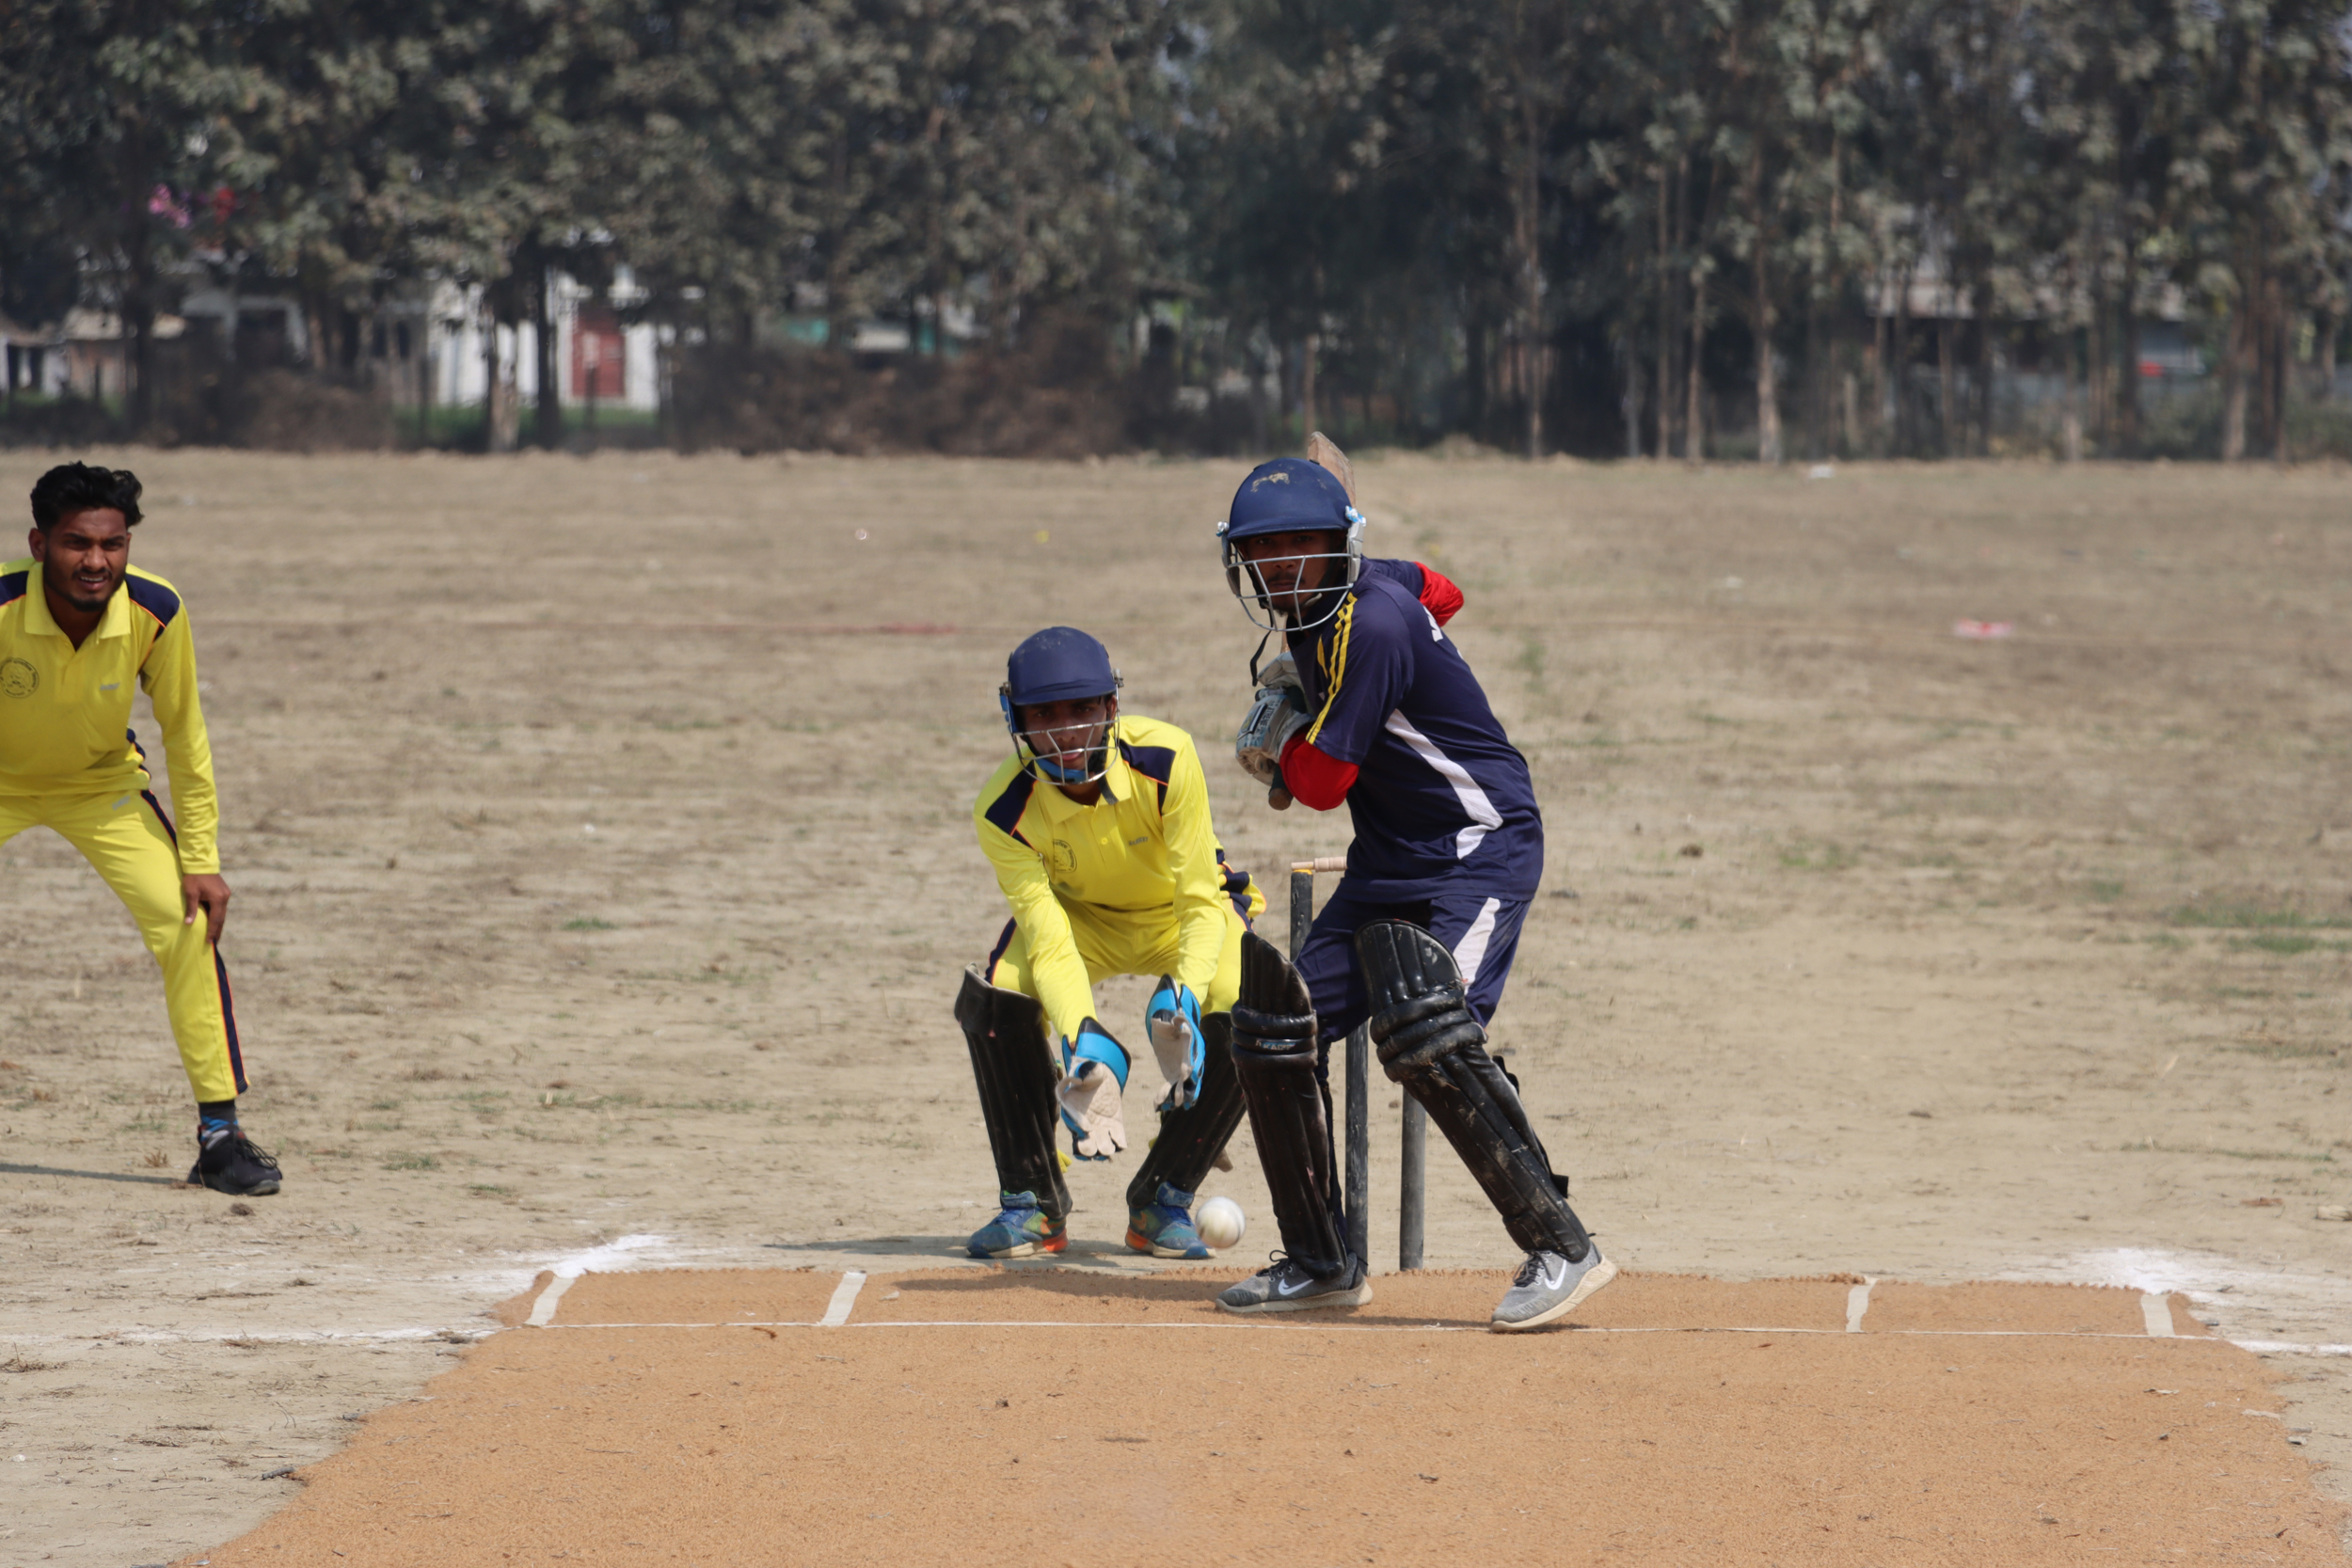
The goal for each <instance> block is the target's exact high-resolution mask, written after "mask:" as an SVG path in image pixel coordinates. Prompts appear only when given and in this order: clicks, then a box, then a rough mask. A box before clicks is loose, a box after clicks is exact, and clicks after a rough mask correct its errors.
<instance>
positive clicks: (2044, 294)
mask: <svg viewBox="0 0 2352 1568" xmlns="http://www.w3.org/2000/svg"><path fill="white" fill-rule="evenodd" d="M2342 24H2343V16H2342V8H2341V5H2340V4H2335V5H2333V6H2330V5H2328V4H2321V3H2319V0H2240V3H2237V4H2233V5H2231V6H2228V7H2217V6H2211V5H2207V4H2204V3H2202V0H2063V3H2060V0H1704V3H1701V4H1695V5H1685V6H1666V7H1660V6H1656V5H1647V4H1639V3H1637V0H1583V3H1581V4H1577V5H1570V4H1567V3H1566V0H1495V3H1488V4H1477V5H1473V4H1469V3H1466V0H468V3H464V4H460V3H458V0H408V3H404V4H394V3H392V0H271V3H270V4H268V5H266V6H260V7H255V6H250V5H246V6H232V5H228V4H224V3H222V0H0V310H6V311H7V312H8V313H9V314H10V315H11V316H14V317H17V318H20V319H24V320H48V319H55V317H56V315H57V314H58V313H59V311H60V310H61V309H62V303H61V302H65V301H66V300H67V298H68V295H69V294H71V293H72V292H73V291H74V290H75V289H76V288H77V287H78V289H79V291H80V292H81V293H82V294H83V296H84V297H85V299H86V301H87V302H88V303H92V304H97V305H101V306H103V307H107V308H110V309H118V310H119V311H120V312H121V314H122V316H123V319H124V321H125V323H126V325H127V327H128V329H129V331H130V334H131V336H132V339H133V341H134V343H135V352H136V354H137V356H138V357H139V360H140V362H141V364H142V367H144V366H145V365H146V364H147V363H148V361H149V359H150V357H151V354H150V348H149V327H150V325H151V322H152V319H153V317H154V316H155V315H156V314H157V313H158V312H159V311H163V310H167V309H171V308H172V306H173V304H174V303H175V300H176V298H177V294H178V293H179V291H181V290H182V289H183V288H184V287H185V286H186V285H187V284H188V283H189V282H190V281H192V280H194V279H197V278H200V277H203V276H204V275H205V274H206V273H208V272H209V273H212V274H215V275H220V276H223V277H230V276H242V277H246V278H248V279H254V280H266V281H267V284H268V286H269V287H270V289H271V290H272V291H273V292H286V291H289V290H291V292H293V293H294V294H296V295H297V296H298V298H299V299H300V300H301V302H302V307H303V309H305V311H306V312H308V313H309V315H310V319H311V321H312V322H313V324H314V326H315V327H320V328H324V327H325V326H326V325H328V324H330V323H334V322H339V321H340V322H346V323H347V322H351V321H354V320H356V319H357V317H358V316H363V315H364V314H365V313H367V312H368V311H370V310H373V309H376V308H377V307H378V306H380V305H381V304H383V303H384V302H385V301H386V300H388V299H389V297H391V296H392V295H394V294H395V293H404V292H409V291H413V290H414V288H415V287H416V286H417V285H418V284H419V283H420V282H421V281H422V280H427V279H444V280H449V281H453V282H456V283H460V284H467V285H474V286H478V287H479V288H480V289H481V290H482V291H483V295H482V297H483V300H484V303H485V306H486V308H487V309H488V310H489V311H490V312H491V313H492V314H493V315H494V316H496V317H497V318H498V319H499V320H501V321H504V322H509V323H518V322H522V321H525V320H529V319H533V318H540V319H544V318H545V317H546V316H547V315H548V312H549V310H550V308H551V307H550V301H549V279H550V277H551V276H552V275H553V274H555V273H557V272H561V273H563V274H566V275H568V276H570V277H574V278H576V279H579V280H580V281H582V282H586V283H589V284H592V285H595V284H600V283H603V282H606V281H609V280H611V279H612V277H614V276H615V275H616V269H618V268H619V267H621V266H624V265H626V266H627V267H628V269H629V272H630V275H631V277H632V278H633V280H634V282H635V284H636V285H637V288H636V291H635V292H634V293H629V294H628V295H625V296H624V299H623V304H624V306H625V308H626V309H627V310H628V312H629V313H630V314H632V315H633V316H635V317H637V318H639V319H650V320H656V321H660V322H662V323H665V324H668V325H671V326H673V327H675V328H676V329H677V331H678V332H679V334H681V335H682V338H683V340H684V341H690V342H691V341H701V342H705V343H711V344H719V345H728V346H730V347H731V349H732V350H734V351H738V352H748V351H751V350H753V349H755V348H756V347H758V346H760V345H761V344H762V343H763V342H764V341H767V340H768V339H769V338H771V337H772V336H773V330H772V324H774V323H776V322H777V321H779V320H781V319H783V318H784V317H785V316H787V314H790V315H793V316H795V317H796V319H800V320H803V321H804V322H807V323H810V324H812V325H813V324H814V323H816V322H817V321H818V319H819V318H829V321H828V322H827V324H826V325H827V336H828V338H829V339H830V340H831V341H835V342H838V341H840V335H841V331H842V329H843V328H846V327H847V326H848V325H849V324H850V323H851V322H852V321H854V320H856V319H859V318H862V317H865V316H868V315H872V314H877V313H880V314H888V315H894V316H898V317H902V318H910V319H921V320H929V321H933V322H936V321H937V320H939V319H941V318H942V317H944V316H945V315H946V314H948V313H950V312H954V313H968V314H969V315H971V316H972V317H973V318H974V319H976V320H977V322H978V323H979V324H980V325H981V327H982V329H983V331H984V332H985V334H986V335H987V336H988V337H989V338H990V339H992V340H993V341H997V342H1001V343H1010V342H1012V341H1015V340H1016V339H1017V338H1019V337H1020V336H1021V335H1022V331H1023V325H1024V324H1025V323H1027V322H1034V321H1038V320H1041V319H1046V318H1047V317H1049V316H1050V317H1051V318H1052V319H1055V320H1057V321H1063V320H1068V319H1071V318H1072V316H1073V314H1074V315H1077V316H1083V317H1084V318H1086V319H1088V320H1089V321H1091V322H1093V323H1095V324H1097V327H1098V330H1099V329H1100V328H1103V327H1111V326H1114V325H1119V326H1124V325H1127V324H1130V323H1132V322H1133V321H1134V319H1135V317H1136V312H1137V311H1138V310H1139V309H1151V310H1152V312H1153V315H1154V319H1155V320H1156V321H1157V322H1158V323H1159V324H1160V327H1161V330H1162V334H1163V338H1164V339H1165V340H1166V341H1167V342H1173V343H1176V344H1177V345H1178V346H1177V347H1176V348H1174V349H1172V350H1166V352H1167V353H1175V354H1181V355H1184V356H1187V357H1186V360H1185V365H1186V372H1185V373H1186V379H1189V380H1193V381H1195V382H1198V381H1200V380H1202V379H1206V377H1207V375H1208V374H1209V373H1210V372H1214V371H1215V370H1216V369H1218V368H1225V369H1239V370H1243V371H1247V372H1250V373H1251V374H1252V375H1257V374H1262V373H1263V372H1267V371H1269V370H1278V369H1279V371H1281V372H1283V374H1284V376H1285V377H1286V380H1287V383H1288V385H1289V387H1290V388H1291V390H1290V391H1289V392H1287V393H1286V394H1285V398H1284V403H1285V409H1284V410H1282V411H1281V412H1282V413H1283V414H1285V415H1287V414H1288V413H1290V412H1293V411H1301V412H1303V413H1304V414H1305V415H1307V416H1313V415H1316V414H1318V413H1320V412H1322V411H1324V410H1326V409H1327V408H1328V407H1329V406H1330V404H1329V390H1330V389H1335V390H1337V391H1339V392H1340V393H1342V394H1343V395H1346V396H1349V397H1353V398H1355V399H1357V400H1359V401H1358V402H1357V404H1355V406H1356V408H1357V409H1358V413H1357V414H1356V416H1355V418H1356V420H1357V428H1358V429H1359V430H1361V431H1363V432H1366V433H1370V432H1377V433H1379V434H1380V435H1381V436H1383V437H1384V438H1386V437H1390V436H1394V437H1396V438H1417V437H1427V436H1436V435H1437V434H1438V433H1439V432H1441V431H1445V430H1453V429H1460V430H1468V431H1470V432H1471V433H1473V434H1475V435H1477V436H1479V437H1480V438H1482V439H1486V440H1493V441H1498V442H1507V443H1508V444H1510V445H1513V446H1515V447H1523V448H1526V449H1528V450H1542V449H1543V448H1545V447H1547V446H1549V445H1556V444H1560V443H1562V442H1566V443H1569V444H1575V445H1581V446H1585V447H1596V446H1600V447H1615V448H1617V449H1620V450H1624V449H1626V448H1627V447H1628V446H1630V448H1631V449H1632V450H1648V451H1660V452H1665V451H1679V452H1682V453H1686V454H1692V455H1696V454H1702V453H1705V452H1708V451H1715V452H1718V453H1720V452H1723V451H1731V450H1735V449H1737V450H1749V449H1750V448H1752V450H1754V451H1756V454H1757V455H1758V456H1760V457H1762V458H1764V459H1766V460H1768V461H1771V460H1777V459H1778V458H1780V457H1781V456H1783V455H1786V454H1788V453H1790V452H1792V451H1794V449H1795V446H1796V445H1797V441H1796V440H1784V437H1783V435H1782V432H1781V415H1782V412H1783V410H1784V408H1786V409H1787V411H1788V412H1789V413H1790V414H1792V415H1794V416H1795V417H1796V420H1797V423H1798V424H1799V426H1800V427H1801V430H1802V432H1803V435H1802V436H1801V439H1802V441H1803V444H1804V446H1805V448H1806V449H1807V451H1808V453H1809V454H1811V455H1824V454H1826V451H1827V443H1828V436H1827V434H1826V433H1827V432H1828V431H1829V429H1830V427H1831V426H1832V425H1833V424H1834V423H1835V422H1836V421H1835V420H1833V418H1832V405H1833V404H1834V403H1836V400H1837V397H1838V396H1839V394H1838V392H1837V390H1836V388H1837V385H1838V377H1839V376H1840V375H1841V374H1842V375H1845V376H1850V377H1851V376H1865V375H1867V377H1869V378H1872V379H1871V388H1872V391H1871V399H1872V404H1873V406H1875V404H1876V403H1877V402H1878V401H1879V400H1880V399H1881V398H1884V399H1886V400H1887V401H1888V402H1889V404H1890V405H1899V407H1898V413H1897V417H1896V420H1895V421H1894V423H1893V425H1892V426H1891V427H1888V428H1886V429H1883V430H1882V431H1881V432H1880V434H1879V435H1878V436H1874V437H1872V439H1873V440H1875V441H1876V442H1877V444H1878V445H1879V447H1881V448H1882V449H1889V450H1899V451H1913V452H1929V453H1932V452H1950V451H1983V450H1987V448H1988V447H1989V444H1990V438H1991V434H1992V432H1991V427H1992V423H1993V409H1992V407H1991V400H1990V395H1989V392H1988V391H1987V388H1988V387H1989V385H1990V378H1989V375H1988V374H1987V373H1986V372H1988V371H1989V369H1990V367H1991V365H1992V364H1993V362H1994V358H1995V357H1996V356H1998V355H2001V354H2003V353H2009V352H2012V351H2015V352H2026V351H2027V350H2030V352H2031V353H2032V354H2034V355H2038V356H2040V359H2041V362H2042V365H2043V366H2044V368H2045V369H2046V370H2048V371H2049V372H2050V373H2052V374H2055V375H2057V376H2058V377H2060V378H2061V379H2062V381H2063V382H2064V384H2065V385H2066V386H2068V387H2069V388H2073V390H2071V391H2070V393H2069V396H2070V398H2071V399H2072V400H2073V402H2072V403H2071V404H2070V407H2071V408H2073V409H2074V411H2075V413H2077V414H2079V415H2083V416H2084V417H2086V418H2088V419H2089V420H2090V424H2091V425H2092V426H2093V427H2094V435H2095V437H2096V438H2097V439H2100V440H2104V441H2106V445H2107V447H2108V449H2109V450H2116V451H2150V450H2162V451H2175V450H2177V451H2182V452H2184V453H2186V452H2189V451H2217V452H2221V453H2224V454H2230V455H2237V454H2242V453H2247V452H2258V451H2268V450H2277V451H2290V450H2312V451H2317V450H2335V449H2336V448H2338V447H2339V446H2341V445H2343V444H2344V436H2343V434H2342V432H2341V431H2339V430H2338V429H2337V428H2336V425H2337V424H2338V423H2340V422H2341V421H2330V420H2324V419H2314V418H2313V417H2311V416H2307V415H2296V414H2294V413H2293V412H2292V404H2291V400H2290V398H2289V396H2288V389H2289V384H2290V381H2291V379H2292V375H2291V366H2292V363H2293V360H2294V357H2295V355H2296V353H2297V352H2305V353H2308V352H2309V349H2308V347H2306V348H2304V349H2302V350H2298V349H2297V348H2296V346H2295V345H2296V344H2298V343H2300V344H2305V345H2309V344H2312V343H2317V342H2320V341H2332V340H2333V339H2334V338H2335V337H2337V336H2338V335H2339V331H2340V327H2341V325H2342V324H2343V322H2344V319H2345V317H2346V316H2347V315H2352V302H2348V301H2347V298H2346V290H2345V286H2344V275H2345V266H2346V248H2347V242H2346V232H2347V230H2346V226H2345V224H2344V217H2345V215H2346V209H2347V206H2348V205H2352V202H2348V201H2347V198H2348V197H2352V91H2348V90H2347V57H2346V44H2345V35H2344V28H2343V25H2342ZM1926 278H1934V279H1939V280H1940V282H1941V289H1940V291H1939V292H1938V298H1937V303H1936V304H1935V306H1934V307H1933V314H1934V315H1935V317H1936V318H1937V321H1938V324H1939V325H1936V326H1935V327H1934V329H1933V331H1932V333H1931V334H1929V335H1927V336H1921V335H1920V334H1918V333H1915V332H1913V331H1911V330H1909V329H1907V328H1906V329H1905V330H1903V331H1901V332H1900V333H1899V334H1898V333H1896V332H1895V330H1894V329H1893V327H1891V326H1890V325H1885V324H1884V323H1883V322H1882V324H1881V325H1878V326H1876V327H1875V328H1874V327H1872V326H1871V325H1870V323H1871V319H1872V318H1871V317H1870V315H1869V314H1868V313H1867V310H1868V308H1870V307H1872V306H1874V305H1883V304H1884V302H1886V301H1889V300H1892V299H1894V298H1897V297H1899V296H1906V291H1907V290H1908V289H1909V287H1910V286H1911V285H1912V284H1914V283H1915V282H1918V281H1920V280H1922V279H1926ZM2165 300H2176V301H2180V302H2183V303H2185V307H2186V309H2188V310H2189V312H2190V314H2191V317H2192V325H2193V326H2195V327H2196V328H2197V331H2198V335H2199V336H2200V338H2201V341H2207V342H2209V343H2210V344H2211V345H2213V347H2214V349H2215V352H2216V355H2217V360H2218V363H2219V366H2220V370H2221V374H2220V375H2219V376H2218V377H2217V380H2216V385H2215V388H2214V390H2213V392H2212V393H2211V394H2210V397H2209V398H2204V399H2192V400H2186V401H2185V402H2184V401H2183V400H2169V401H2168V403H2167V404H2166V405H2165V406H2163V407H2162V408H2156V409H2151V410H2149V411H2147V412H2146V414H2145V416H2143V411H2142V410H2141V409H2140V408H2139V406H2138V402H2137V360H2138V355H2139V346H2138V343H2137V325H2136V323H2137V322H2138V321H2140V320H2142V319H2144V318H2145V317H2147V316H2148V315H2149V314H2151V313H2152V312H2153V309H2155V308H2156V306H2157V305H2158V304H2159V303H2160V302H2162V301H2165ZM1873 331H1875V332H1876V334H1877V335H1876V336H1875V337H1869V334H1870V333H1871V332H1873ZM1866 337H1868V341H1867V342H1866V341H1864V339H1865V338H1866ZM314 338H330V339H333V340H334V341H337V342H339V343H348V342H351V341H356V340H355V339H354V338H353V337H352V336H351V335H350V333H349V332H348V331H347V330H346V331H345V332H343V333H342V334H341V335H337V334H334V333H326V332H314ZM1164 349H1165V343H1164V342H1161V341H1155V345H1154V347H1153V349H1152V354H1151V355H1150V356H1147V370H1148V372H1149V373H1154V374H1159V373H1165V374H1166V375H1168V376H1170V377H1173V376H1174V375H1175V374H1176V373H1177V372H1176V369H1175V367H1174V365H1173V363H1172V362H1170V361H1168V360H1166V359H1165V358H1164V357H1163V354H1164ZM320 352H321V353H322V354H323V355H324V354H326V353H327V352H328V351H327V350H326V349H324V348H322V350H321V351H320ZM543 352H551V350H543ZM545 368H546V369H548V370H551V369H552V367H551V365H549V366H548V367H545ZM1784 368H1785V369H1786V370H1787V371H1788V372H1789V373H1788V378H1787V379H1784V378H1783V369H1784ZM1319 377H1320V378H1321V379H1320V382H1319V381H1318V378H1319ZM554 380H555V378H554V377H553V376H552V375H548V376H545V377H543V378H542V384H543V386H545V387H548V388H552V386H553V384H554ZM149 381H150V378H149V377H148V376H147V375H145V374H142V375H141V376H140V377H139V378H138V380H137V387H138V388H139V391H138V392H137V394H136V401H135V405H134V407H133V408H132V409H131V411H130V412H131V418H132V420H133V422H134V423H140V422H143V421H144V420H145V419H146V417H147V415H148V412H149V410H148V407H147V403H146V400H147V398H148V396H149V394H148V392H147V390H146V388H147V387H148V385H149ZM1921 388H1931V392H1923V391H1922V390H1921ZM1734 392H1736V393H1737V395H1738V399H1739V401H1740V404H1741V405H1742V406H1747V407H1752V408H1753V410H1754V424H1755V430H1756V435H1755V436H1754V437H1753V439H1752V440H1751V439H1750V438H1749V437H1746V436H1738V437H1737V438H1736V439H1730V438H1727V437H1728V436H1730V435H1731V433H1729V432H1726V431H1724V430H1723V429H1718V428H1712V427H1714V426H1717V425H1721V424H1723V423H1724V422H1725V420H1727V419H1728V420H1733V421H1738V420H1741V419H1742V418H1743V417H1742V416H1740V414H1738V413H1737V412H1736V411H1734V412H1729V413H1726V411H1725V406H1724V396H1725V395H1726V394H1729V393H1734ZM545 395H546V396H547V397H548V400H549V401H548V402H546V403H545V404H543V406H542V407H541V409H540V414H539V418H540V423H539V427H538V434H539V436H540V437H541V438H542V439H545V440H549V441H552V440H555V439H557V438H559V437H560V436H561V434H562V431H561V419H560V411H559V410H558V409H557V407H556V405H555V404H554V403H553V401H552V391H551V390H549V391H548V393H547V394H545ZM1844 395H1845V396H1846V397H1847V398H1848V400H1849V403H1851V398H1852V396H1853V394H1852V393H1851V391H1848V392H1847V393H1845V394H1844ZM1302 405H1303V409H1302ZM1915 406H1916V408H1917V409H1920V410H1925V412H1916V413H1915V412H1914V409H1915ZM1273 428H1275V426H1274V423H1273V420H1272V417H1271V416H1270V415H1267V414H1264V413H1263V412H1262V414H1261V419H1260V429H1261V431H1262V433H1263V432H1267V431H1270V430H1272V429H1273ZM1849 436H1851V431H1850V432H1849ZM1262 438H1263V437H1262Z"/></svg>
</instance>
